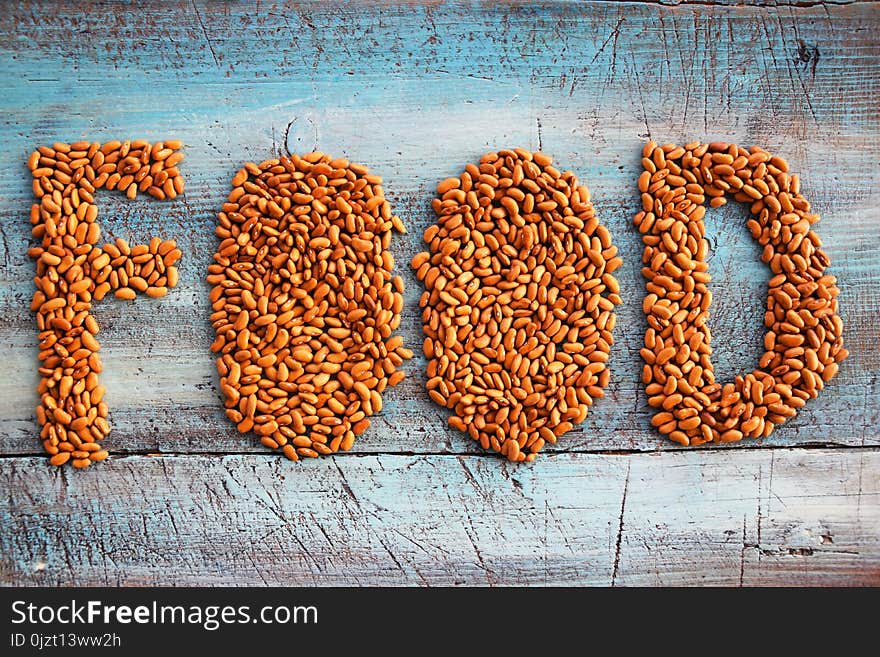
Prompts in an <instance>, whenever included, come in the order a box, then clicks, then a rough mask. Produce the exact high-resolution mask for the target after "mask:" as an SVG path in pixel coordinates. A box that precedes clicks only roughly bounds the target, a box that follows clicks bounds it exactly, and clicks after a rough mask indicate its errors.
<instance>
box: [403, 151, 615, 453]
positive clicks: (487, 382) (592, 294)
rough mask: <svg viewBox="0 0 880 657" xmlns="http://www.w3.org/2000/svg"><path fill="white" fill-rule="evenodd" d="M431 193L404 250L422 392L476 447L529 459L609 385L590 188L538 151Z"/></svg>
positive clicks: (601, 256)
mask: <svg viewBox="0 0 880 657" xmlns="http://www.w3.org/2000/svg"><path fill="white" fill-rule="evenodd" d="M437 193H438V198H436V199H434V201H433V208H434V211H435V212H436V214H437V217H438V220H437V223H436V224H434V225H432V226H431V227H430V228H428V229H427V230H426V231H425V234H424V239H425V242H427V243H428V245H429V250H428V251H425V252H424V253H420V254H418V255H417V256H415V257H414V258H413V260H412V267H413V269H415V271H416V275H417V276H418V278H419V280H421V281H423V282H424V285H425V292H424V293H423V294H422V297H421V301H420V305H421V307H422V308H423V309H424V310H423V312H422V322H423V327H424V333H425V341H424V352H425V356H426V357H427V358H428V369H427V375H428V382H427V388H428V394H429V395H430V396H431V399H433V400H434V401H435V402H437V403H438V404H440V405H441V406H445V407H446V408H448V409H450V410H452V415H451V416H450V417H449V424H450V426H452V427H455V428H456V429H459V430H461V431H466V432H467V433H468V434H470V436H471V437H472V438H473V439H474V440H476V441H478V442H479V443H480V445H481V446H482V447H483V448H484V449H489V448H490V447H491V448H492V449H493V450H494V451H496V452H500V453H501V454H502V455H504V456H506V457H507V458H508V459H509V460H510V461H532V460H533V459H534V458H535V457H536V456H537V454H538V452H539V451H540V450H541V448H542V447H543V446H544V444H545V443H547V442H549V443H555V442H556V440H557V438H558V437H559V436H561V435H562V434H564V433H565V432H566V431H569V430H570V429H571V428H572V426H573V425H574V424H576V423H578V422H582V421H583V420H584V418H585V417H586V416H587V410H588V409H589V407H590V405H591V404H592V403H593V400H594V399H595V398H596V397H602V396H603V390H602V388H603V387H604V386H605V385H607V383H608V379H609V375H610V370H608V369H607V367H606V362H607V360H608V352H609V350H610V349H611V345H612V342H613V340H612V337H611V331H612V330H613V328H614V322H615V315H614V313H613V312H612V311H613V309H614V306H615V304H619V303H620V297H619V296H618V292H619V287H618V284H617V281H616V280H615V278H614V276H613V275H612V272H613V271H614V270H615V269H617V267H618V266H619V265H620V264H621V260H620V258H618V257H617V248H616V247H615V246H613V245H612V243H611V235H610V234H609V232H608V230H607V229H606V228H605V227H604V226H601V225H600V224H599V220H598V219H597V218H596V215H595V213H594V212H593V206H592V205H591V203H590V193H589V191H588V190H587V188H586V187H584V186H582V185H580V184H579V183H578V180H577V178H576V177H575V175H574V174H573V173H571V172H570V171H566V172H560V171H559V170H558V169H556V168H554V167H553V166H552V160H551V158H550V157H549V156H547V155H545V154H543V153H530V152H529V151H526V150H523V149H519V148H517V149H514V150H502V151H498V152H497V153H489V154H487V155H484V156H483V157H482V158H481V159H480V163H479V165H474V164H468V165H467V166H466V167H465V171H464V173H462V174H461V176H459V177H458V178H449V179H447V180H444V181H443V182H441V183H440V184H439V185H438V186H437Z"/></svg>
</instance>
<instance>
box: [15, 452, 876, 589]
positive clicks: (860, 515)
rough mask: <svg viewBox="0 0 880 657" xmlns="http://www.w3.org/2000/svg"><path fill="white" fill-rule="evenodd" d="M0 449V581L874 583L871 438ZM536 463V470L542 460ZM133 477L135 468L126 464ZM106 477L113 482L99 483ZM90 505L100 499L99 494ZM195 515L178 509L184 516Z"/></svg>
mask: <svg viewBox="0 0 880 657" xmlns="http://www.w3.org/2000/svg"><path fill="white" fill-rule="evenodd" d="M545 460H546V461H548V462H549V463H550V464H551V465H550V466H549V467H550V471H549V473H548V470H547V468H546V467H545V468H538V467H524V466H521V465H518V466H501V467H499V464H498V463H496V462H495V461H493V460H491V459H486V458H473V457H465V456H429V455H420V456H414V457H404V456H390V455H360V456H356V455H346V456H343V457H339V458H336V459H322V460H320V461H318V462H316V463H314V465H312V466H310V471H309V472H308V473H306V472H305V471H304V470H303V469H298V470H295V469H291V468H290V467H289V466H288V464H286V463H284V462H283V461H280V460H278V459H275V458H270V457H265V456H260V455H236V456H226V457H222V458H221V457H212V456H200V457H197V456H191V457H187V458H179V457H169V456H159V457H147V456H131V457H124V458H117V459H114V460H113V461H112V462H111V463H108V466H107V467H106V468H103V469H101V468H89V470H88V471H87V472H84V473H83V474H82V476H80V475H79V473H72V472H70V471H68V470H61V471H59V470H53V469H49V468H46V467H45V464H44V463H43V462H42V460H41V459H38V458H20V459H3V460H2V461H0V476H2V477H3V480H4V481H6V482H9V483H10V484H11V485H12V486H13V487H14V489H15V491H16V492H15V495H14V496H12V497H11V498H4V499H3V500H2V502H0V513H2V514H3V516H4V517H15V518H17V519H18V522H19V523H20V526H21V529H20V530H19V531H17V532H3V534H2V538H0V545H2V556H0V573H2V579H0V581H2V582H4V583H10V582H12V581H14V582H17V583H27V584H46V585H53V584H63V585H66V584H87V583H98V584H108V585H145V584H153V585H155V584H178V585H183V584H210V585H235V584H238V585H240V584H253V583H257V584H260V583H265V584H270V585H360V584H370V585H374V584H379V585H455V584H464V583H467V584H479V585H494V584H532V585H559V584H577V585H581V584H601V585H611V584H614V585H637V584H667V585H669V584H681V583H684V582H688V583H700V584H719V585H739V584H745V585H750V584H766V583H774V584H785V583H802V584H828V583H840V582H846V583H848V584H877V583H878V578H880V536H878V534H877V532H876V527H877V523H878V522H880V505H878V504H877V502H878V496H880V451H878V450H874V449H872V450H852V449H812V450H787V449H779V450H743V451H741V452H733V451H729V450H728V451H716V452H713V453H711V454H706V453H703V452H676V453H664V454H657V455H650V454H635V455H631V456H627V457H621V456H609V455H601V454H559V455H555V456H550V457H548V458H547V459H545ZM548 475H549V476H548ZM144 481H148V482H150V487H149V488H145V487H143V486H142V485H141V482H144ZM108 490H112V491H114V494H113V495H112V496H111V495H107V493H106V492H107V491H108ZM99 507H100V508H101V509H103V512H101V513H99V512H98V509H99ZM196 518H198V519H199V521H198V522H194V519H196Z"/></svg>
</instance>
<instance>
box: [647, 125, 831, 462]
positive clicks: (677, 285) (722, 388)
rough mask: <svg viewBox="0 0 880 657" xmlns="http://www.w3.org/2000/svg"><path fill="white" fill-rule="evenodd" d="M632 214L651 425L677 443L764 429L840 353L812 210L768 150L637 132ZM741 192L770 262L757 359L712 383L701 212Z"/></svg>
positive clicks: (821, 377)
mask: <svg viewBox="0 0 880 657" xmlns="http://www.w3.org/2000/svg"><path fill="white" fill-rule="evenodd" d="M642 165H643V168H644V171H643V173H642V174H641V175H640V176H639V181H638V186H639V191H640V192H641V194H642V210H641V211H640V212H639V213H638V214H636V216H635V218H634V222H635V225H636V226H637V227H638V229H639V232H641V233H642V240H643V241H644V244H645V249H644V252H643V255H642V263H643V268H642V273H643V275H644V276H645V278H646V279H647V283H646V286H645V287H646V290H647V295H646V296H645V298H644V303H643V310H644V312H645V315H646V317H647V321H648V329H647V332H646V334H645V346H644V348H643V349H642V350H641V354H642V357H643V359H644V361H645V365H644V368H643V373H642V381H643V383H644V384H645V386H646V391H647V394H648V403H649V404H650V405H651V406H652V407H654V408H656V409H657V412H656V414H655V415H654V418H653V420H652V424H653V425H654V426H655V427H657V428H658V429H659V430H660V432H661V433H663V434H666V435H667V436H669V438H670V439H671V440H673V441H675V442H677V443H680V444H682V445H699V444H702V443H707V442H731V441H736V440H740V439H742V438H743V437H751V438H760V437H766V436H769V435H770V434H771V433H772V432H773V429H774V428H775V427H776V426H777V425H779V424H781V423H782V422H785V421H786V420H787V419H789V418H792V417H794V416H795V415H796V414H797V411H798V409H799V408H801V407H802V406H804V404H805V403H806V401H807V400H808V399H810V398H814V397H816V396H817V395H818V394H819V391H820V390H822V388H823V386H824V385H825V384H826V383H827V382H828V381H830V380H831V378H832V377H833V376H834V375H835V374H836V373H837V369H838V363H839V362H840V361H842V360H843V359H844V358H846V356H847V355H848V352H847V350H846V349H845V348H844V347H843V338H842V333H843V324H842V322H841V319H840V317H839V316H838V314H837V294H838V289H837V286H836V279H835V277H834V276H830V275H828V274H826V273H825V269H826V268H827V267H828V266H829V264H830V261H829V259H828V256H827V255H825V252H824V251H822V248H821V246H822V243H821V241H820V239H819V236H818V235H817V234H816V233H815V232H813V231H812V230H811V228H810V227H811V226H812V225H813V224H814V223H816V222H817V221H818V220H819V216H818V215H817V214H814V213H812V212H811V211H810V204H809V203H808V202H807V200H806V199H805V198H804V197H803V196H802V195H801V193H800V180H799V178H798V176H797V175H793V174H791V173H789V170H788V164H787V163H786V162H785V160H783V159H782V158H780V157H775V156H772V155H771V154H770V153H768V152H766V151H764V150H762V149H760V148H757V147H752V148H750V149H748V150H746V149H744V148H740V147H738V146H736V145H735V144H727V143H712V144H703V143H699V142H693V143H690V144H687V145H685V146H683V147H681V146H675V145H673V144H666V145H664V146H658V145H657V144H656V143H654V142H649V143H648V144H647V145H646V146H645V148H644V150H643V158H642ZM729 195H730V196H733V198H734V200H736V201H740V202H743V203H748V204H749V207H750V210H751V218H750V219H749V221H748V224H747V226H748V229H749V231H750V232H751V234H752V236H753V237H754V238H755V239H756V240H757V241H758V243H759V244H760V245H761V246H762V247H763V253H762V255H761V260H762V261H763V262H764V263H766V264H767V265H768V266H769V267H770V271H771V274H772V278H771V279H770V282H769V286H768V295H767V310H766V313H765V315H764V324H765V326H766V327H767V332H766V334H765V336H764V348H765V352H764V355H763V356H762V357H761V359H760V362H759V366H758V368H757V369H755V370H754V371H753V372H751V373H749V374H746V375H745V376H737V377H736V378H735V379H734V381H733V382H732V383H725V384H723V385H722V384H720V383H716V382H715V378H714V375H713V368H712V362H711V360H710V356H711V353H712V350H711V347H710V333H709V328H708V326H707V324H706V321H707V319H708V317H709V307H710V305H711V303H712V293H711V291H710V290H709V282H710V276H709V272H708V265H707V263H706V256H707V254H708V251H709V243H708V241H707V240H706V237H705V231H706V229H705V224H704V223H703V217H704V215H705V213H706V204H707V202H708V205H709V206H710V207H712V208H717V207H720V206H721V205H723V204H724V203H725V202H726V198H727V196H729Z"/></svg>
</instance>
